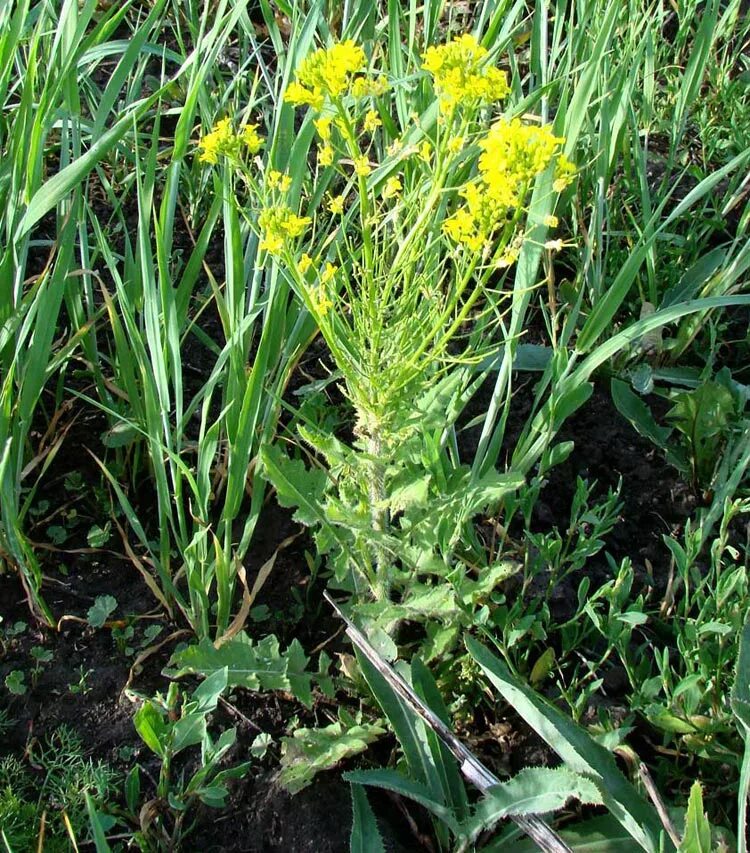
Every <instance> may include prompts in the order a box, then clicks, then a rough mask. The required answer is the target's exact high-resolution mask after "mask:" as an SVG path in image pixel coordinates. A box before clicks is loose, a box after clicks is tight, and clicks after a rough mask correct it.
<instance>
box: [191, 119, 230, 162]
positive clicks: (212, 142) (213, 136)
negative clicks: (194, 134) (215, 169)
mask: <svg viewBox="0 0 750 853" xmlns="http://www.w3.org/2000/svg"><path fill="white" fill-rule="evenodd" d="M198 148H199V150H200V151H201V154H200V157H199V158H198V159H199V160H200V162H201V163H209V164H211V165H215V164H216V163H218V162H219V157H220V156H221V155H226V154H231V153H233V151H234V150H235V149H236V137H235V135H234V131H233V130H232V121H231V119H229V118H222V119H220V120H219V121H217V122H216V124H215V125H214V126H213V128H212V130H211V131H210V132H209V133H207V134H206V135H205V136H204V137H203V138H202V139H201V140H200V142H199V143H198Z"/></svg>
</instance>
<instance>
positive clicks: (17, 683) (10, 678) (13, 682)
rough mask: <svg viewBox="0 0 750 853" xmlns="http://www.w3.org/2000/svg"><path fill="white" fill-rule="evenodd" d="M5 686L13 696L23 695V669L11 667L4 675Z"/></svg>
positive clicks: (24, 689) (24, 691)
mask: <svg viewBox="0 0 750 853" xmlns="http://www.w3.org/2000/svg"><path fill="white" fill-rule="evenodd" d="M5 686H6V687H7V688H8V690H9V691H10V692H11V693H12V694H13V695H14V696H23V695H24V693H26V690H27V689H28V688H27V685H26V674H25V673H24V672H23V670H20V669H13V670H11V671H10V672H9V673H8V674H7V675H6V676H5Z"/></svg>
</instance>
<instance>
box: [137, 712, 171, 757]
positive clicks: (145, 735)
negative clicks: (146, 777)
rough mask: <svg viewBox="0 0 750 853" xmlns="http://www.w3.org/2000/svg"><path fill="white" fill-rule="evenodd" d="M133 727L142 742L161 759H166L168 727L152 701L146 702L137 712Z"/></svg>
mask: <svg viewBox="0 0 750 853" xmlns="http://www.w3.org/2000/svg"><path fill="white" fill-rule="evenodd" d="M133 725H134V726H135V730H136V731H137V732H138V734H139V736H140V738H141V740H142V741H143V742H144V743H145V744H146V746H147V747H148V748H149V749H150V750H151V752H153V753H155V754H156V755H158V756H159V758H161V759H164V757H165V755H166V753H165V750H164V741H165V738H166V736H167V726H166V724H165V722H164V720H163V719H162V716H161V714H160V713H159V711H158V710H157V709H156V708H155V707H154V705H153V704H152V703H151V702H150V701H146V702H144V703H143V705H141V707H140V708H139V709H138V710H137V711H136V712H135V714H134V716H133Z"/></svg>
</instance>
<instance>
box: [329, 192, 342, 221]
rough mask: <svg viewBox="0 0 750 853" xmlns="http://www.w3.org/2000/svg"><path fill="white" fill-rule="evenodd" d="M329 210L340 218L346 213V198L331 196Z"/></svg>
mask: <svg viewBox="0 0 750 853" xmlns="http://www.w3.org/2000/svg"><path fill="white" fill-rule="evenodd" d="M328 209H329V210H330V211H331V213H333V214H335V215H336V216H340V215H341V214H342V213H343V212H344V196H342V195H336V196H331V198H330V201H329V202H328Z"/></svg>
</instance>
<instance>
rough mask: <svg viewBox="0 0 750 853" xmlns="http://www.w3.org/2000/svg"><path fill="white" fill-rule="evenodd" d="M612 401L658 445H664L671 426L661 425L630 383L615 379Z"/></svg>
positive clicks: (625, 416)
mask: <svg viewBox="0 0 750 853" xmlns="http://www.w3.org/2000/svg"><path fill="white" fill-rule="evenodd" d="M611 391H612V402H613V403H614V404H615V407H616V409H617V411H618V412H619V413H620V414H621V415H622V416H623V417H624V418H627V420H628V421H630V423H631V424H632V426H633V427H634V428H635V429H636V430H637V431H638V432H639V433H640V434H641V435H643V436H645V437H646V438H647V439H648V440H649V441H651V442H653V443H654V444H655V445H656V446H657V447H664V446H665V445H666V442H667V439H668V438H669V435H670V433H671V432H672V430H671V429H669V427H663V426H659V424H657V423H656V421H655V420H654V416H653V415H652V414H651V409H649V407H648V406H647V405H646V403H645V402H644V401H643V399H642V398H641V397H639V396H638V395H637V394H634V393H633V392H632V391H631V390H630V388H629V387H628V384H627V383H626V382H623V381H622V380H621V379H613V380H612V384H611Z"/></svg>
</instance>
